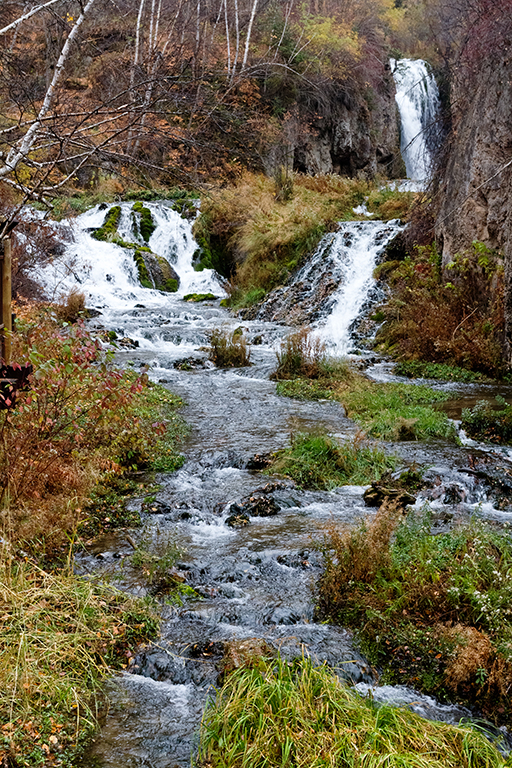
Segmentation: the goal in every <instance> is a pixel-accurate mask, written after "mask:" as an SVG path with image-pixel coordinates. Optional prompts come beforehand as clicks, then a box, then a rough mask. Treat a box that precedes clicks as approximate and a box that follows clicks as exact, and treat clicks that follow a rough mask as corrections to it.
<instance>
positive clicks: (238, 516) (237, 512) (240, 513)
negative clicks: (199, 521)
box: [225, 504, 250, 528]
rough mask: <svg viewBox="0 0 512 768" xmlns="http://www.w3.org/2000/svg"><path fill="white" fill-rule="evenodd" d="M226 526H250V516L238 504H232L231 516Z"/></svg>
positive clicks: (227, 519)
mask: <svg viewBox="0 0 512 768" xmlns="http://www.w3.org/2000/svg"><path fill="white" fill-rule="evenodd" d="M225 522H226V525H229V527H230V528H242V527H243V526H244V525H249V522H250V520H249V515H248V514H247V512H245V511H244V510H243V509H242V507H240V506H239V505H238V504H231V506H230V508H229V515H228V517H226V521H225Z"/></svg>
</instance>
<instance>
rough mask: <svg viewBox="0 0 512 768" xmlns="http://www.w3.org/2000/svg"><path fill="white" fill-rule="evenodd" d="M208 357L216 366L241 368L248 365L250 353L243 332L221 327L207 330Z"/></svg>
mask: <svg viewBox="0 0 512 768" xmlns="http://www.w3.org/2000/svg"><path fill="white" fill-rule="evenodd" d="M208 338H209V341H210V348H209V352H208V358H209V359H210V360H211V361H212V362H213V363H215V365H216V366H217V367H218V368H243V367H244V366H246V365H250V360H251V353H250V350H249V348H248V345H247V341H246V339H245V336H244V335H243V333H237V331H236V329H235V330H234V331H232V332H231V333H230V332H229V331H227V330H222V329H221V328H214V329H213V330H212V331H210V332H209V334H208Z"/></svg>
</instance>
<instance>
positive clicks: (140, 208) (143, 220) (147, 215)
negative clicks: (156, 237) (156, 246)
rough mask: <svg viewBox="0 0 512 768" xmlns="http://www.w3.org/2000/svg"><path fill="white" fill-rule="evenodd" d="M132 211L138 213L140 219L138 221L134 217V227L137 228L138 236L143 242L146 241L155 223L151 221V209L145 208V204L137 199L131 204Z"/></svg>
mask: <svg viewBox="0 0 512 768" xmlns="http://www.w3.org/2000/svg"><path fill="white" fill-rule="evenodd" d="M132 213H139V214H140V219H139V220H138V221H137V220H136V219H135V217H134V227H137V228H138V231H139V232H140V236H141V237H142V239H143V240H144V242H145V243H148V242H149V238H150V237H151V235H152V234H153V232H154V231H155V229H156V224H155V222H154V221H153V215H152V213H151V211H150V210H149V208H146V206H145V205H143V204H142V203H141V201H140V200H138V201H137V202H136V203H134V204H133V205H132Z"/></svg>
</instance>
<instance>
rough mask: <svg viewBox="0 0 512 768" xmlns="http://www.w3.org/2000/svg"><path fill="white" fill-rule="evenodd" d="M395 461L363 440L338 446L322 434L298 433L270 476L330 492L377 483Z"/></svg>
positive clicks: (273, 465)
mask: <svg viewBox="0 0 512 768" xmlns="http://www.w3.org/2000/svg"><path fill="white" fill-rule="evenodd" d="M394 466H395V459H394V458H393V457H391V456H387V455H386V454H385V453H384V452H383V451H381V450H379V449H378V448H376V447H374V446H372V445H370V444H369V443H367V442H365V441H363V440H362V439H360V438H356V439H354V440H353V441H351V442H345V443H338V442H337V441H336V440H334V439H333V438H331V437H329V436H327V435H323V434H316V435H315V434H310V435H307V434H299V435H297V436H296V437H295V438H294V439H293V440H292V444H291V446H290V448H286V449H284V450H282V451H278V452H277V453H276V454H274V456H273V460H272V463H271V465H270V467H269V469H268V470H266V471H267V472H268V473H271V474H275V473H277V474H282V475H286V476H287V477H291V478H292V480H294V481H295V482H296V483H297V485H298V486H299V487H301V488H314V489H319V490H322V489H330V488H334V487H336V486H339V485H365V484H367V483H371V482H373V481H374V480H377V479H378V478H379V477H380V476H381V475H382V473H383V472H385V471H386V470H387V469H392V468H393V467H394Z"/></svg>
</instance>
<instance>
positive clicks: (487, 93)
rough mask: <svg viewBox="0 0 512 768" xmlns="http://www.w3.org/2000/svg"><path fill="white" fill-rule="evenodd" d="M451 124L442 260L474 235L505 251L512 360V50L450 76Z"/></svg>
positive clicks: (440, 228)
mask: <svg viewBox="0 0 512 768" xmlns="http://www.w3.org/2000/svg"><path fill="white" fill-rule="evenodd" d="M451 87H452V115H451V118H452V130H451V133H450V136H449V138H448V146H447V149H446V152H445V158H444V161H443V167H442V168H440V170H439V173H438V175H439V177H440V179H441V183H440V187H439V195H438V198H439V208H438V212H437V220H436V237H437V239H438V241H439V242H440V243H441V244H442V254H443V264H445V265H446V264H447V263H448V262H449V261H450V260H451V259H452V258H453V256H454V255H455V254H456V253H460V252H462V251H464V250H465V249H467V248H468V247H470V246H471V243H472V242H473V241H474V240H479V241H481V242H483V243H485V244H486V245H487V246H488V247H489V248H492V249H494V250H496V251H498V253H500V254H501V255H502V257H503V262H504V268H505V284H506V288H505V291H506V295H505V321H506V337H507V349H506V350H505V354H506V356H507V358H508V360H509V362H512V163H511V164H510V165H508V166H507V163H510V162H511V161H512V56H511V53H510V48H508V49H506V48H503V50H502V55H501V60H499V61H496V60H487V61H484V62H482V64H481V66H480V68H479V71H478V74H477V76H474V77H473V78H472V80H471V83H468V80H467V78H463V77H462V75H458V74H457V72H456V73H455V76H454V78H453V79H452V86H451Z"/></svg>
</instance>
